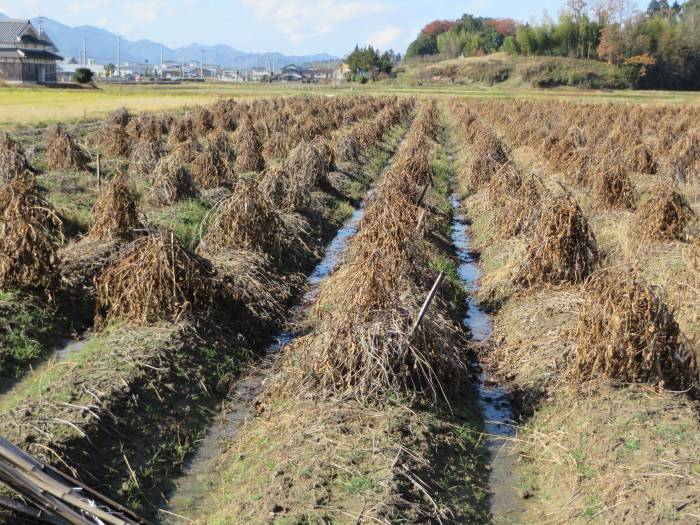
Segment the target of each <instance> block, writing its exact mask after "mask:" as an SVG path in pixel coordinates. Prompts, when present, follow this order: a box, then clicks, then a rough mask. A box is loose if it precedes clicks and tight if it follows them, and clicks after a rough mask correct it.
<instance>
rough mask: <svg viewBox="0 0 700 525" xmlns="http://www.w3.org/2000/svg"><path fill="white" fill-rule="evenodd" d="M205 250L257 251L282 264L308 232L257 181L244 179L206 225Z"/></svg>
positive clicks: (222, 202) (207, 217)
mask: <svg viewBox="0 0 700 525" xmlns="http://www.w3.org/2000/svg"><path fill="white" fill-rule="evenodd" d="M201 229H202V235H201V241H202V242H201V249H202V250H205V251H206V252H207V253H213V254H216V253H219V252H220V251H222V250H230V249H237V250H253V251H260V252H265V253H267V254H269V255H270V256H271V257H273V258H274V259H277V260H279V259H280V258H281V257H282V255H283V254H288V255H291V253H287V252H290V251H291V246H292V245H293V244H297V243H296V241H298V240H300V238H301V236H302V235H303V234H304V232H305V230H306V225H305V224H304V222H303V221H302V220H301V218H300V217H298V216H296V215H293V214H288V213H284V212H282V211H281V210H280V209H279V208H278V207H277V206H276V205H275V203H274V202H273V201H272V200H271V199H270V198H269V197H268V196H267V195H266V194H265V193H264V192H263V191H262V190H261V189H260V187H259V185H258V183H257V182H256V181H253V180H247V179H243V178H242V179H240V180H239V181H238V182H237V183H236V186H235V189H234V191H233V193H232V194H231V195H229V196H228V197H225V198H224V199H222V200H221V201H219V202H218V203H217V205H216V206H215V207H214V208H213V209H212V210H211V211H210V212H209V213H208V214H207V216H206V217H205V219H204V221H203V222H202V227H201Z"/></svg>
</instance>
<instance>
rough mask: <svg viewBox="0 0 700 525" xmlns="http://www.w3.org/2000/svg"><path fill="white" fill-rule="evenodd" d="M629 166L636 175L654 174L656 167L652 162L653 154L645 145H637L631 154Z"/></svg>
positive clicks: (653, 161)
mask: <svg viewBox="0 0 700 525" xmlns="http://www.w3.org/2000/svg"><path fill="white" fill-rule="evenodd" d="M630 156H631V164H632V166H633V169H634V171H636V172H638V173H649V174H651V175H653V174H655V173H656V171H657V169H658V166H657V165H656V161H655V160H654V154H653V153H652V152H651V150H650V149H649V148H648V147H647V146H646V145H645V144H637V145H636V146H635V147H634V149H632V151H631V153H630Z"/></svg>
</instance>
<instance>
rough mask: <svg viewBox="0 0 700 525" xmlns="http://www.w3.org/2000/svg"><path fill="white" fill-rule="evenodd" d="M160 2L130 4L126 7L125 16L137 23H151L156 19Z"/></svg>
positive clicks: (152, 0) (154, 0) (153, 0)
mask: <svg viewBox="0 0 700 525" xmlns="http://www.w3.org/2000/svg"><path fill="white" fill-rule="evenodd" d="M159 7H160V1H158V0H150V1H147V2H131V3H129V4H127V5H126V12H127V14H128V15H129V16H130V17H131V18H133V19H134V20H136V21H137V22H141V23H145V22H153V21H154V20H155V19H156V18H157V17H158V8H159Z"/></svg>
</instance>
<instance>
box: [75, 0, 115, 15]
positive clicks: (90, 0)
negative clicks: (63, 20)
mask: <svg viewBox="0 0 700 525" xmlns="http://www.w3.org/2000/svg"><path fill="white" fill-rule="evenodd" d="M106 5H107V2H106V1H105V0H83V1H82V2H71V3H70V4H68V10H69V11H70V12H72V13H78V14H80V13H87V12H89V11H95V10H97V9H100V8H101V7H105V6H106Z"/></svg>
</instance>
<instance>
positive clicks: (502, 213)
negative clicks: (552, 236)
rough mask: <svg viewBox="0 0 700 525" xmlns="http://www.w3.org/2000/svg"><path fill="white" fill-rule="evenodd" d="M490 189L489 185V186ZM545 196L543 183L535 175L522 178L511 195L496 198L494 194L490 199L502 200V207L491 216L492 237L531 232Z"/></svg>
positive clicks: (509, 236)
mask: <svg viewBox="0 0 700 525" xmlns="http://www.w3.org/2000/svg"><path fill="white" fill-rule="evenodd" d="M497 180H498V179H497V178H494V179H493V181H497ZM493 181H492V182H493ZM511 182H512V181H511ZM490 190H491V186H490V187H489V191H490ZM511 191H512V187H511ZM489 196H490V194H489ZM546 196H547V189H546V187H545V185H544V184H543V183H542V181H541V179H540V178H539V177H537V176H535V175H531V176H529V177H526V178H525V179H524V180H522V182H521V183H520V186H519V187H518V189H517V190H516V191H515V192H514V193H513V195H512V196H506V197H503V196H501V197H498V198H497V197H495V196H494V197H493V198H492V199H496V200H501V201H503V202H502V207H501V208H500V209H497V210H495V212H494V213H493V216H492V217H491V226H492V228H493V231H494V237H495V238H498V239H510V238H511V237H515V236H517V235H529V234H531V233H532V232H533V230H534V229H535V226H536V225H537V223H538V221H539V217H540V212H541V210H542V200H543V199H545V198H546Z"/></svg>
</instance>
